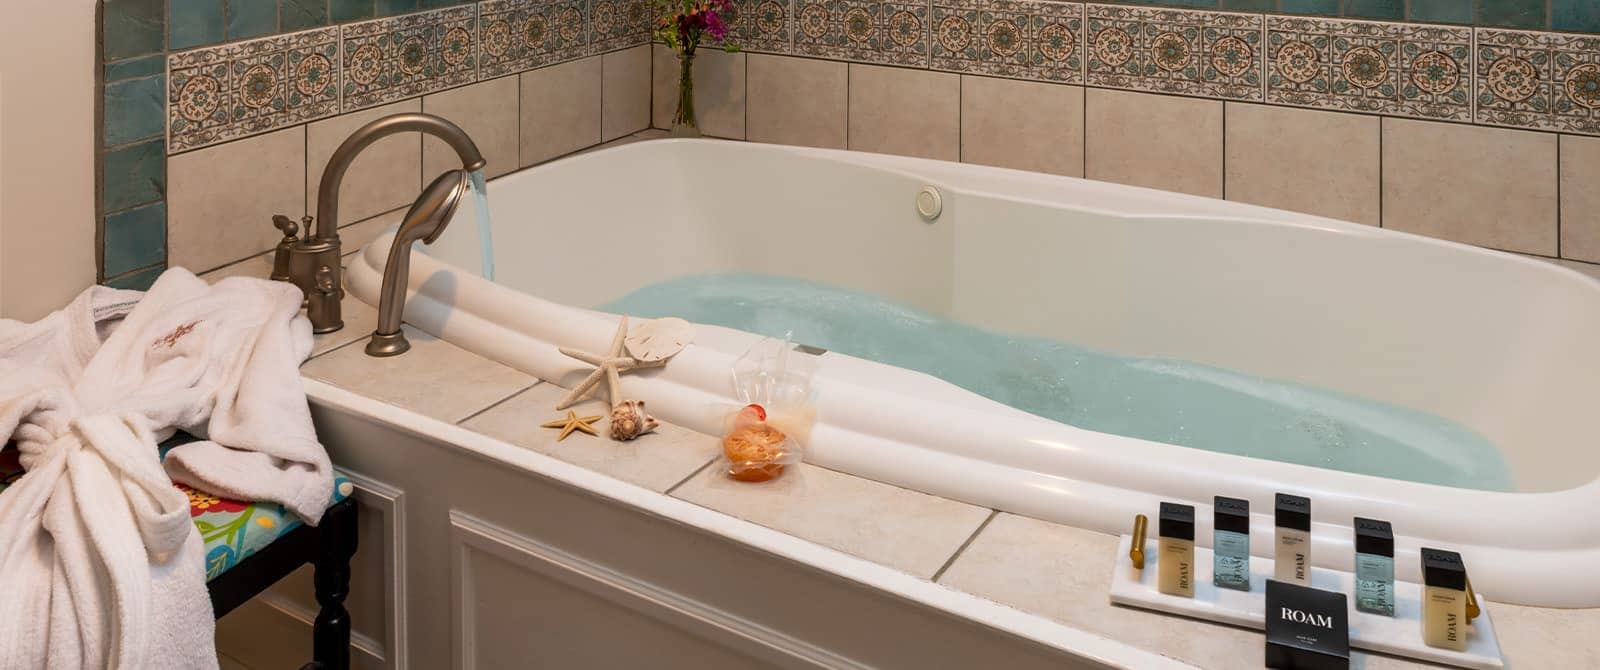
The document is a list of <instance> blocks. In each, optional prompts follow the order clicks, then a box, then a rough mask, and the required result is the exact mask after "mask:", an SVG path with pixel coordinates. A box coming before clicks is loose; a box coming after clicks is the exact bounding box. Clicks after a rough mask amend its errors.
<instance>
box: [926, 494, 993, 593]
mask: <svg viewBox="0 0 1600 670" xmlns="http://www.w3.org/2000/svg"><path fill="white" fill-rule="evenodd" d="M997 516H1000V510H997V509H991V510H989V516H988V517H985V518H984V520H983V523H980V524H978V527H977V528H975V529H973V531H972V534H971V535H968V536H967V539H966V541H965V542H962V543H961V546H959V547H956V552H955V553H953V554H951V555H950V558H948V559H945V562H944V565H941V566H939V571H938V572H935V573H933V576H932V577H929V578H928V581H930V582H937V581H939V578H940V577H943V576H944V573H945V571H946V570H949V569H950V566H952V565H955V564H956V559H958V558H961V554H963V553H966V551H967V547H970V546H972V543H973V542H974V541H975V540H977V539H978V534H979V533H982V532H983V529H985V528H988V527H989V522H990V521H994V518H995V517H997Z"/></svg>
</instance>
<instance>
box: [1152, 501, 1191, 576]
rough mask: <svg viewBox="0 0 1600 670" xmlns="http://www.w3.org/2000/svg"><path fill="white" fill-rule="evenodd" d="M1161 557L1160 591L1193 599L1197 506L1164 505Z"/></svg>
mask: <svg viewBox="0 0 1600 670" xmlns="http://www.w3.org/2000/svg"><path fill="white" fill-rule="evenodd" d="M1159 526H1160V528H1159V532H1160V533H1161V542H1160V544H1159V548H1158V549H1157V550H1156V551H1157V552H1159V553H1160V554H1161V556H1160V558H1159V559H1158V560H1159V561H1160V565H1159V568H1158V571H1159V574H1158V575H1157V577H1158V582H1159V586H1160V591H1161V592H1162V593H1165V594H1167V595H1171V596H1183V597H1185V598H1193V597H1194V507H1192V506H1189V505H1179V504H1177V503H1166V502H1164V503H1161V521H1160V524H1159Z"/></svg>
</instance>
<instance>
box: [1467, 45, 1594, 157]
mask: <svg viewBox="0 0 1600 670" xmlns="http://www.w3.org/2000/svg"><path fill="white" fill-rule="evenodd" d="M1477 37H1478V44H1477V49H1476V53H1475V54H1474V55H1475V65H1474V71H1475V72H1476V74H1477V79H1478V99H1477V103H1478V107H1477V115H1476V117H1475V118H1476V120H1477V122H1478V123H1484V124H1493V125H1505V126H1514V127H1520V128H1535V129H1540V130H1556V131H1561V132H1568V133H1585V134H1590V135H1600V36H1591V35H1567V34H1561V33H1535V32H1525V31H1519V30H1489V29H1485V30H1479V31H1478V35H1477Z"/></svg>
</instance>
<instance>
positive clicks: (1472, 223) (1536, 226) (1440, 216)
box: [1383, 118, 1557, 256]
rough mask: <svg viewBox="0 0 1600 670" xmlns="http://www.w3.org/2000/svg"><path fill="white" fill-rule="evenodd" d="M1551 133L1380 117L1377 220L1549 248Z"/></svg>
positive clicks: (1499, 244) (1471, 239) (1501, 245)
mask: <svg viewBox="0 0 1600 670" xmlns="http://www.w3.org/2000/svg"><path fill="white" fill-rule="evenodd" d="M1556 207H1557V202H1556V136H1555V135H1551V134H1548V133H1535V132H1529V131H1525V130H1508V129H1504V128H1486V127H1481V126H1467V125H1459V124H1454V123H1437V122H1432V121H1412V120H1409V119H1388V118H1386V119H1384V120H1383V226H1384V227H1385V228H1393V229H1395V230H1403V231H1406V232H1412V233H1419V234H1422V235H1427V236H1429V237H1440V238H1444V239H1447V240H1455V241H1457V242H1465V243H1468V244H1476V245H1479V246H1485V247H1493V248H1495V249H1504V250H1507V251H1522V252H1526V253H1533V254H1542V255H1545V256H1554V255H1555V253H1556Z"/></svg>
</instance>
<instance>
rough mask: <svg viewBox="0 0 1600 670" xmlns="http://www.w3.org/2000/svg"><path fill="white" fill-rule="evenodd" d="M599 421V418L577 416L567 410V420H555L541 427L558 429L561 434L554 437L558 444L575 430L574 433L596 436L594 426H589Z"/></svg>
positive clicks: (575, 413)
mask: <svg viewBox="0 0 1600 670" xmlns="http://www.w3.org/2000/svg"><path fill="white" fill-rule="evenodd" d="M599 420H600V417H598V416H578V413H577V412H574V411H572V410H570V409H569V410H567V418H565V419H556V420H555V421H551V422H548V423H545V424H543V425H542V426H541V427H543V428H560V429H561V434H560V435H557V436H556V441H557V442H560V441H562V440H565V439H567V436H568V435H571V434H572V431H575V430H576V431H581V432H585V433H588V434H590V435H598V433H596V432H595V430H594V426H592V425H590V424H592V423H594V422H596V421H599Z"/></svg>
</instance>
